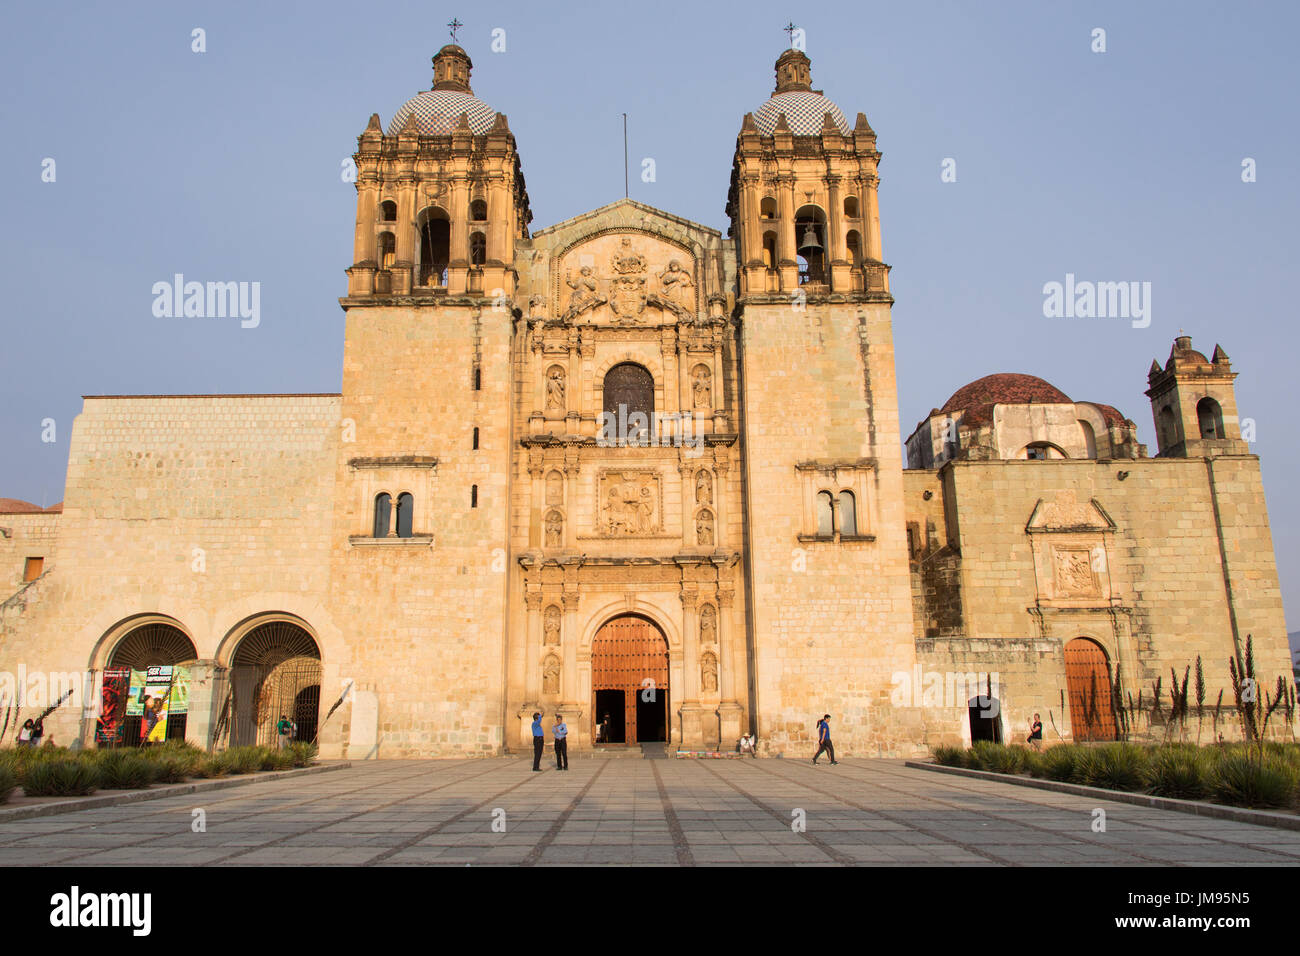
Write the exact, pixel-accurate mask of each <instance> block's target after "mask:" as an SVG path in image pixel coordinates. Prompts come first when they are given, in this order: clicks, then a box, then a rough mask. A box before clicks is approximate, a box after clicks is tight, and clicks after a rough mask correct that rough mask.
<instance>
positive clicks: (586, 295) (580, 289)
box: [564, 266, 609, 319]
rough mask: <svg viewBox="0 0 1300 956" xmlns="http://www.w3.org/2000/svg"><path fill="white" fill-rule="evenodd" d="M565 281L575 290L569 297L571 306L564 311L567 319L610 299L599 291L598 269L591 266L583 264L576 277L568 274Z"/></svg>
mask: <svg viewBox="0 0 1300 956" xmlns="http://www.w3.org/2000/svg"><path fill="white" fill-rule="evenodd" d="M564 283H565V285H567V286H568V287H569V288H570V289H572V290H573V294H572V295H571V296H570V297H569V308H568V309H567V310H566V311H565V313H564V317H565V319H571V318H573V317H574V316H575V315H577V314H578V313H579V312H582V311H584V310H586V309H590V308H592V307H593V306H597V305H602V304H604V303H605V302H607V301H609V300H608V299H606V298H605V297H604V296H603V295H601V294H600V293H599V292H598V291H597V289H596V271H595V270H594V269H593V268H592V267H591V266H583V267H582V268H581V269H579V270H578V277H577V278H576V279H575V278H573V277H572V276H571V275H566V276H565V277H564Z"/></svg>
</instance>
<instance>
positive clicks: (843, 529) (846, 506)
mask: <svg viewBox="0 0 1300 956" xmlns="http://www.w3.org/2000/svg"><path fill="white" fill-rule="evenodd" d="M857 533H858V501H857V498H855V497H854V495H853V492H851V491H841V492H840V534H857Z"/></svg>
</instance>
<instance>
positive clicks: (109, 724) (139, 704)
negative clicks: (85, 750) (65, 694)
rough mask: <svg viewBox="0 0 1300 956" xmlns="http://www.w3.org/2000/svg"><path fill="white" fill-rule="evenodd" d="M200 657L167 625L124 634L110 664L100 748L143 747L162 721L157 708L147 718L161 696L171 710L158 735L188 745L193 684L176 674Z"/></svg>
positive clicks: (154, 623)
mask: <svg viewBox="0 0 1300 956" xmlns="http://www.w3.org/2000/svg"><path fill="white" fill-rule="evenodd" d="M198 656H199V652H198V651H197V650H196V649H195V647H194V642H193V641H191V640H190V639H189V636H188V635H187V634H186V633H185V632H184V631H182V630H181V629H180V628H179V627H177V626H176V625H174V624H168V623H166V622H165V621H151V622H149V623H147V624H141V625H140V626H139V627H135V628H132V629H131V630H129V631H127V632H126V633H125V634H124V635H122V638H121V639H120V640H119V641H118V642H117V644H116V645H114V647H113V650H112V652H111V653H110V654H109V655H108V660H107V662H106V663H105V665H104V677H103V682H102V685H101V690H100V714H99V717H98V718H97V719H96V721H95V745H96V746H98V747H116V746H118V745H121V744H126V745H127V746H132V747H139V746H141V744H143V743H144V737H145V736H146V734H148V733H149V732H150V729H151V727H153V722H154V721H156V720H157V719H158V718H157V717H156V716H154V714H156V713H158V712H159V711H158V709H157V707H155V710H154V711H153V713H152V714H145V713H144V710H145V709H147V708H148V707H149V705H150V701H151V700H152V699H153V698H155V697H161V698H162V699H163V706H165V707H166V724H165V730H163V729H158V730H156V731H155V732H156V733H159V734H161V735H162V737H163V739H165V740H184V739H185V729H186V724H187V718H188V713H187V704H188V700H187V698H188V687H189V685H188V678H187V677H184V676H183V672H182V671H177V670H176V665H178V664H182V663H184V662H186V661H192V660H195V659H197V658H198ZM150 668H154V671H152V672H151V671H150ZM178 684H179V687H180V688H181V689H180V690H177V687H178ZM132 711H134V713H133V712H132ZM146 717H148V718H149V723H148V724H146ZM142 724H143V725H145V726H144V727H143V729H142ZM153 739H157V738H153Z"/></svg>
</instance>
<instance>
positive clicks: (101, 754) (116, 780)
mask: <svg viewBox="0 0 1300 956" xmlns="http://www.w3.org/2000/svg"><path fill="white" fill-rule="evenodd" d="M83 762H85V763H87V764H90V765H95V766H97V767H98V769H99V775H100V783H99V785H100V786H101V787H105V788H107V789H109V790H143V789H145V788H146V787H148V786H149V784H151V783H153V778H154V768H153V764H152V763H150V762H149V761H148V760H146V759H145V758H144V757H142V756H140V754H138V753H133V752H131V751H129V750H100V751H97V752H96V754H95V756H94V757H88V758H85V759H84V761H83Z"/></svg>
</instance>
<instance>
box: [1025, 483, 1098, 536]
mask: <svg viewBox="0 0 1300 956" xmlns="http://www.w3.org/2000/svg"><path fill="white" fill-rule="evenodd" d="M1115 527H1116V525H1115V522H1114V521H1113V520H1111V517H1110V515H1109V514H1107V513H1106V509H1105V508H1103V507H1102V506H1101V504H1100V503H1099V502H1098V501H1097V499H1096V498H1089V499H1088V500H1087V501H1080V500H1079V497H1078V494H1077V493H1076V492H1074V491H1072V490H1069V489H1067V490H1065V491H1058V492H1057V493H1056V494H1055V495H1053V496H1052V497H1050V498H1039V499H1038V503H1037V504H1036V505H1034V510H1033V512H1032V513H1031V514H1030V515H1029V522H1028V523H1027V524H1026V525H1025V531H1027V532H1030V533H1033V532H1043V531H1071V532H1074V531H1114V530H1115Z"/></svg>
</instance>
